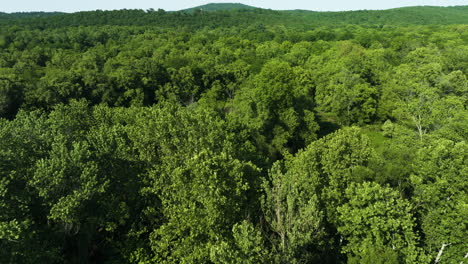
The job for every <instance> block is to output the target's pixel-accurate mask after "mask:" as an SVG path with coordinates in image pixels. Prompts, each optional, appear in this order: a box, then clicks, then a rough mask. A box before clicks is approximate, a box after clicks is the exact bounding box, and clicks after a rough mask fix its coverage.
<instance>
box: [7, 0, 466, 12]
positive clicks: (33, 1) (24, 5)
mask: <svg viewBox="0 0 468 264" xmlns="http://www.w3.org/2000/svg"><path fill="white" fill-rule="evenodd" d="M1 2H2V3H1V4H0V12H19V11H63V12H75V11H84V10H96V9H102V10H113V9H123V8H127V9H149V8H154V9H158V8H162V9H165V10H180V9H184V8H188V7H194V6H198V5H203V4H207V3H212V2H216V3H221V2H225V3H232V2H240V3H243V4H247V5H252V6H256V7H262V8H271V9H308V10H316V11H338V10H358V9H387V8H394V7H402V6H416V5H433V6H450V5H468V0H283V1H271V0H268V1H267V0H257V1H253V0H231V1H229V0H228V1H223V0H211V1H203V0H192V1H189V0H1Z"/></svg>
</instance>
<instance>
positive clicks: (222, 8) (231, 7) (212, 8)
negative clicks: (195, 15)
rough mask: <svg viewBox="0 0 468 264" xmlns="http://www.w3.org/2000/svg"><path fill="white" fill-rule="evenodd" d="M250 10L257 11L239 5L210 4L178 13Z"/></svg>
mask: <svg viewBox="0 0 468 264" xmlns="http://www.w3.org/2000/svg"><path fill="white" fill-rule="evenodd" d="M245 9H247V10H251V9H257V7H253V6H249V5H244V4H240V3H210V4H206V5H201V6H196V7H192V8H188V9H183V10H180V11H185V12H194V11H196V10H203V11H227V10H245Z"/></svg>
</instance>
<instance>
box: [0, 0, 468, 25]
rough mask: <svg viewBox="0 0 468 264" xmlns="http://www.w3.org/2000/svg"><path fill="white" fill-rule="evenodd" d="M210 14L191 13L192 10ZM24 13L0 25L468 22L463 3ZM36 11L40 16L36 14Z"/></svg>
mask: <svg viewBox="0 0 468 264" xmlns="http://www.w3.org/2000/svg"><path fill="white" fill-rule="evenodd" d="M200 9H202V10H204V11H207V10H208V11H209V12H194V10H200ZM27 14H28V13H23V14H21V15H20V14H16V15H15V14H7V15H0V23H3V24H7V25H13V24H15V25H24V26H28V27H31V28H49V27H68V26H94V25H119V26H123V25H126V26H131V25H136V26H149V25H151V26H155V25H156V26H158V27H161V28H174V27H177V28H181V27H182V28H191V29H197V28H204V27H209V28H216V27H237V26H251V25H259V24H262V25H271V26H274V25H281V26H285V27H288V28H301V29H313V28H315V27H317V26H328V27H340V26H342V25H350V24H351V25H363V26H383V25H394V26H401V25H450V24H468V6H456V7H433V6H418V7H405V8H396V9H389V10H361V11H345V12H314V11H305V10H289V11H276V10H269V9H261V8H254V7H250V6H245V5H242V4H208V5H205V6H200V7H196V8H192V9H188V10H184V11H177V12H165V11H162V10H161V11H158V12H154V11H144V10H114V11H100V10H97V11H87V12H77V13H72V14H59V13H51V14H48V13H43V14H42V13H30V15H27ZM38 14H40V15H39V17H37V16H38Z"/></svg>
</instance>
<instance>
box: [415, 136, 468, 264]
mask: <svg viewBox="0 0 468 264" xmlns="http://www.w3.org/2000/svg"><path fill="white" fill-rule="evenodd" d="M467 153H468V146H467V144H466V142H465V141H462V142H458V143H456V142H453V141H450V140H446V139H440V140H436V141H434V142H431V144H429V145H428V146H427V147H425V148H422V149H421V150H420V151H419V152H418V155H417V160H416V161H415V165H414V166H415V168H414V174H413V175H412V176H411V183H412V184H413V186H414V196H413V200H414V202H413V203H414V204H416V205H418V206H419V207H420V209H419V213H420V214H421V227H422V231H423V232H424V236H425V239H424V242H425V249H426V250H427V252H428V254H429V255H430V256H431V258H432V259H435V258H436V255H437V254H438V252H439V250H440V249H441V247H443V245H444V244H445V245H446V247H445V250H442V251H443V252H442V255H441V256H439V259H440V260H441V261H443V262H455V263H458V262H460V261H463V259H464V257H465V254H466V252H465V251H466V247H465V244H466V243H465V241H466V239H467V238H468V232H467V231H466V230H467V229H466V226H467V224H468V223H467V220H466V219H467V210H466V207H467V204H468V200H467V195H466V190H467V182H466V179H465V178H466V177H465V175H467V173H468V171H467V166H466V163H467Z"/></svg>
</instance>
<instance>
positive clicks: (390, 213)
mask: <svg viewBox="0 0 468 264" xmlns="http://www.w3.org/2000/svg"><path fill="white" fill-rule="evenodd" d="M345 197H346V199H347V202H346V203H345V204H343V205H342V206H340V207H338V212H339V223H340V224H339V226H338V232H339V233H340V234H341V235H342V236H343V239H344V241H345V245H344V246H343V253H346V254H347V255H348V257H349V260H351V261H350V262H351V263H376V262H377V263H379V262H380V263H402V262H405V263H416V262H419V261H422V262H425V257H424V255H423V254H422V252H421V249H420V248H418V242H419V241H418V240H419V238H418V235H417V234H415V233H414V231H413V229H414V227H415V223H414V217H413V216H412V213H411V210H412V208H411V205H410V203H409V201H406V200H403V199H402V198H400V195H399V194H398V193H397V192H395V191H393V190H392V189H390V188H388V187H381V186H380V185H378V184H375V183H368V182H365V183H362V184H356V183H352V184H351V185H350V186H349V187H348V188H347V189H346V193H345ZM392 251H393V252H392ZM374 252H382V253H383V254H376V253H374ZM387 258H388V259H387Z"/></svg>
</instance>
